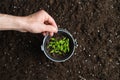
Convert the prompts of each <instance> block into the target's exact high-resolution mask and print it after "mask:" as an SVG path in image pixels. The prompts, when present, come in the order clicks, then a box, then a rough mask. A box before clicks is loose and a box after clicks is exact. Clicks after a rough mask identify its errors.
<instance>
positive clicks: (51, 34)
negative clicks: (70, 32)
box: [42, 32, 54, 36]
mask: <svg viewBox="0 0 120 80" xmlns="http://www.w3.org/2000/svg"><path fill="white" fill-rule="evenodd" d="M42 34H43V36H46V35H47V34H49V35H50V36H53V35H54V33H53V32H50V33H48V32H42Z"/></svg>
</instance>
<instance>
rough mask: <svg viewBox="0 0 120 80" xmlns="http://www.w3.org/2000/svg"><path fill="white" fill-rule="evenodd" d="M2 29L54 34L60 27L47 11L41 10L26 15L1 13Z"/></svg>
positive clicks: (0, 28)
mask: <svg viewBox="0 0 120 80" xmlns="http://www.w3.org/2000/svg"><path fill="white" fill-rule="evenodd" d="M0 30H16V31H20V32H31V33H42V34H43V35H46V34H50V35H51V36H53V34H54V33H57V31H58V28H57V25H56V22H55V20H54V19H53V18H52V17H51V16H50V15H49V14H48V13H47V12H46V11H44V10H40V11H38V12H36V13H34V14H31V15H28V16H24V17H21V16H12V15H7V14H0Z"/></svg>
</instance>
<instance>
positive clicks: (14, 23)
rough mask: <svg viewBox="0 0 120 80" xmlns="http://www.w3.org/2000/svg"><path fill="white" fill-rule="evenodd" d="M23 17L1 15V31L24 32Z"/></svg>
mask: <svg viewBox="0 0 120 80" xmlns="http://www.w3.org/2000/svg"><path fill="white" fill-rule="evenodd" d="M24 25H25V23H24V19H23V18H22V17H17V16H12V15H7V14H0V30H18V31H19V30H22V29H23V27H24Z"/></svg>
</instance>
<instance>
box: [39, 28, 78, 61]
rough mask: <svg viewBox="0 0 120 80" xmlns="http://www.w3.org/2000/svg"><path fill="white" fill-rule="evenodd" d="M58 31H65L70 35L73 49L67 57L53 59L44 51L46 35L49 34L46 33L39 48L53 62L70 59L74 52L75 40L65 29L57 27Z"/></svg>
mask: <svg viewBox="0 0 120 80" xmlns="http://www.w3.org/2000/svg"><path fill="white" fill-rule="evenodd" d="M59 31H61V32H65V33H67V34H68V35H69V36H70V37H71V39H72V41H73V50H72V52H71V54H70V55H69V56H68V57H67V58H65V59H63V60H55V59H53V58H51V57H49V56H48V54H47V53H46V51H45V50H44V46H45V45H44V44H45V40H46V39H47V37H48V36H49V35H46V36H45V37H44V39H43V44H42V45H41V50H42V51H43V52H44V54H45V55H46V57H47V58H49V59H50V60H52V61H54V62H65V61H66V60H68V59H70V58H71V56H72V55H73V54H74V51H75V45H76V40H75V39H74V38H73V36H72V35H71V34H70V33H69V32H68V31H67V30H66V29H61V28H59V29H58V32H59Z"/></svg>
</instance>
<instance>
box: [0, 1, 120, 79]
mask: <svg viewBox="0 0 120 80" xmlns="http://www.w3.org/2000/svg"><path fill="white" fill-rule="evenodd" d="M41 9H44V10H46V11H47V12H48V13H49V14H50V15H51V16H52V17H53V18H54V19H55V20H56V23H57V24H58V26H59V27H61V28H64V29H67V30H68V31H69V32H70V33H71V34H72V35H73V36H74V38H75V39H77V41H78V48H76V50H75V53H74V55H73V56H72V57H71V58H70V59H69V60H68V61H66V62H63V63H55V62H52V61H50V60H49V59H47V58H46V56H45V55H44V53H43V52H42V51H41V49H40V46H41V44H42V40H43V38H44V37H43V36H42V35H41V34H32V33H20V32H17V31H0V80H120V0H0V13H6V14H11V15H16V16H25V15H29V14H32V13H34V12H37V11H39V10H41Z"/></svg>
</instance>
